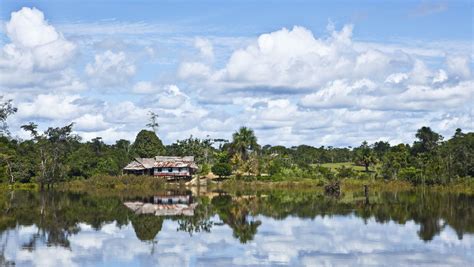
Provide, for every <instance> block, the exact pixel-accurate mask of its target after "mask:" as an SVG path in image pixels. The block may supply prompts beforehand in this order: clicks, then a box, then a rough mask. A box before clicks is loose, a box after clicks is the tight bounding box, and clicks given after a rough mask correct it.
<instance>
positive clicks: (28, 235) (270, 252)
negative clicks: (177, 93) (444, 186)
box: [0, 190, 474, 266]
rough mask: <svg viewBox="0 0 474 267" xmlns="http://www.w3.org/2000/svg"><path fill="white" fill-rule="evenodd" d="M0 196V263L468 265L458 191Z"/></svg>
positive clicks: (469, 216)
mask: <svg viewBox="0 0 474 267" xmlns="http://www.w3.org/2000/svg"><path fill="white" fill-rule="evenodd" d="M0 200H1V203H0V208H1V212H2V213H1V217H0V252H1V255H0V265H1V266H3V265H16V266H255V265H265V266H275V265H289V266H367V265H372V266H425V265H435V266H440V265H442V266H473V264H474V252H473V251H474V198H473V197H471V196H465V195H452V194H440V193H430V192H426V191H425V192H403V193H378V194H371V195H370V196H369V197H368V198H366V197H365V196H364V194H363V193H362V192H361V193H344V194H343V195H341V196H339V197H328V196H324V195H322V194H321V193H318V192H297V191H294V190H280V191H266V192H240V193H233V194H229V193H225V192H200V193H199V194H196V192H194V193H193V192H191V191H178V190H174V191H166V192H157V193H156V194H155V195H153V196H121V197H108V196H97V195H88V194H78V193H64V192H63V193H60V192H47V193H33V192H26V191H15V192H4V193H3V194H1V199H0Z"/></svg>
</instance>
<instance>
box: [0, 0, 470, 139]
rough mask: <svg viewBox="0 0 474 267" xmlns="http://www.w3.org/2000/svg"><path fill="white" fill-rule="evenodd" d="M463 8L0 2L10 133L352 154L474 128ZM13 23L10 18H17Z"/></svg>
mask: <svg viewBox="0 0 474 267" xmlns="http://www.w3.org/2000/svg"><path fill="white" fill-rule="evenodd" d="M472 10H473V9H472V3H471V2H469V1H362V2H360V1H358V2H357V3H355V1H258V2H257V1H226V2H225V4H222V3H221V2H219V1H200V2H199V3H196V2H195V1H189V2H188V1H2V3H1V4H0V20H1V21H2V27H1V32H0V40H1V41H0V45H1V46H2V52H1V54H0V69H1V70H2V74H0V95H3V96H4V97H5V98H10V99H13V100H14V102H15V104H16V105H17V106H18V108H19V111H18V113H17V114H16V115H15V116H12V117H11V118H10V120H9V124H10V126H11V130H12V133H13V134H14V135H17V136H19V137H26V136H25V133H22V132H21V131H19V130H18V129H19V126H20V125H22V124H23V123H25V122H28V121H30V120H35V121H39V122H40V126H42V127H43V128H44V127H48V126H54V125H61V124H65V123H68V122H71V121H74V122H76V131H77V132H78V133H79V134H81V135H82V136H84V137H85V139H86V140H87V139H90V138H93V137H95V136H101V137H103V138H104V139H105V140H106V141H107V142H110V143H112V142H114V140H116V139H119V138H126V139H130V140H132V139H133V138H134V136H135V134H136V132H137V131H138V130H140V129H141V128H143V127H144V125H145V124H146V120H147V115H146V114H147V112H149V111H154V112H156V113H158V114H159V115H160V123H161V127H160V130H159V131H158V132H159V136H160V137H161V138H162V139H164V141H165V143H171V142H173V141H175V140H176V139H178V138H186V137H189V135H191V134H192V135H194V136H199V137H205V136H207V135H209V136H212V137H215V138H229V137H230V135H231V133H232V132H233V131H235V130H236V129H237V128H238V127H239V126H242V125H247V126H250V127H252V128H254V129H255V130H256V133H257V136H258V138H259V140H260V142H261V143H263V144H266V143H271V144H283V145H297V144H301V143H306V144H311V145H317V146H319V145H333V146H346V145H357V144H358V143H360V142H361V141H363V140H369V141H377V140H380V139H383V140H388V141H390V142H392V143H399V142H409V141H411V140H412V139H413V136H414V132H415V131H416V129H417V128H419V127H420V126H422V125H429V126H431V127H432V128H434V129H435V130H437V131H439V132H441V133H442V134H443V135H445V136H450V135H452V133H453V132H454V130H455V128H457V127H461V128H462V129H464V130H466V131H472V130H473V128H474V126H473V121H472V105H473V104H472V102H473V101H472V95H473V92H472V91H473V89H472V88H473V83H472V68H473V66H474V64H473V40H472V39H473V17H472V16H473V15H472ZM14 14H16V15H15V16H14Z"/></svg>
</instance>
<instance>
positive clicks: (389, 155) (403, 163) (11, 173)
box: [0, 98, 474, 186]
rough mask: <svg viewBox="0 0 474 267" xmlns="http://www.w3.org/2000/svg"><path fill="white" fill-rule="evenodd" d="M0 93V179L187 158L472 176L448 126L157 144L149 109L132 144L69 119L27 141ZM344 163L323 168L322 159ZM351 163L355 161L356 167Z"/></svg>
mask: <svg viewBox="0 0 474 267" xmlns="http://www.w3.org/2000/svg"><path fill="white" fill-rule="evenodd" d="M1 100H2V99H1V98H0V181H1V182H2V183H31V182H36V183H39V184H41V185H42V186H43V185H50V184H54V183H57V182H62V181H70V180H77V179H88V178H91V177H93V176H100V175H120V174H121V170H122V168H123V167H124V166H125V165H126V164H127V163H128V162H129V161H130V160H131V159H133V158H135V157H154V156H156V155H170V156H184V155H193V156H195V159H196V161H197V164H198V165H199V166H200V170H199V172H200V174H201V175H206V174H207V173H209V172H210V171H211V170H212V172H213V173H214V174H215V175H218V176H219V177H225V176H232V177H233V178H235V179H242V180H268V181H283V180H288V179H293V180H298V179H323V180H334V179H343V178H359V179H394V180H398V179H399V180H406V181H409V182H412V183H413V184H447V183H449V182H452V181H456V180H460V179H472V177H473V176H474V133H472V132H469V133H464V132H463V131H462V130H461V129H456V130H455V131H454V133H453V135H452V136H451V137H449V138H446V139H445V138H444V137H443V136H441V135H440V134H438V133H436V132H434V131H433V130H431V129H430V128H429V127H422V128H420V129H419V130H418V131H417V132H416V133H414V137H415V140H414V142H413V143H412V144H398V145H394V146H392V145H390V144H389V143H388V142H384V141H379V142H375V143H373V144H369V143H367V142H365V141H364V142H362V143H361V145H360V146H358V147H354V148H351V147H347V148H335V147H324V146H321V147H313V146H309V145H299V146H294V147H284V146H271V145H264V146H261V145H260V144H258V140H257V137H256V136H255V134H254V131H253V130H252V129H250V128H247V127H241V128H240V129H238V131H236V132H235V133H234V134H233V136H232V140H224V139H210V138H208V139H199V138H195V137H193V136H191V137H189V138H188V139H185V140H177V141H176V142H175V143H173V144H170V145H164V144H163V143H162V141H161V140H160V138H159V137H158V136H157V134H156V132H157V128H158V126H159V125H158V123H157V122H156V120H157V115H156V114H154V113H151V114H150V123H149V124H147V127H149V128H151V130H145V129H144V130H141V131H140V132H139V133H138V134H137V136H136V139H135V140H134V142H130V141H128V140H123V139H121V140H117V141H116V142H115V144H106V143H104V142H103V140H102V138H101V137H96V138H94V139H92V140H90V141H85V142H84V141H83V140H82V139H81V137H80V136H78V135H76V134H74V132H73V127H74V124H73V123H71V124H69V125H66V126H62V127H50V128H48V129H47V130H46V131H44V132H41V131H40V130H39V129H38V125H36V124H35V123H33V122H31V123H29V124H26V125H23V126H21V128H22V130H24V131H26V132H29V133H30V136H31V138H30V139H28V140H20V139H15V138H12V137H11V135H10V133H9V131H8V125H7V124H6V119H7V118H8V116H11V115H13V114H14V113H15V112H16V111H17V109H16V108H15V107H13V105H12V102H11V101H3V102H2V101H1ZM342 162H343V163H345V164H342V165H338V167H337V168H331V165H330V163H342ZM354 166H361V167H360V168H361V169H362V170H357V169H356V168H354Z"/></svg>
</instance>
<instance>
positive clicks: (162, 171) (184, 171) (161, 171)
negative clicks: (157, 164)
mask: <svg viewBox="0 0 474 267" xmlns="http://www.w3.org/2000/svg"><path fill="white" fill-rule="evenodd" d="M170 169H171V172H170V171H169V170H170ZM154 175H176V176H178V175H183V176H187V175H190V174H189V168H188V167H181V168H177V167H172V168H154Z"/></svg>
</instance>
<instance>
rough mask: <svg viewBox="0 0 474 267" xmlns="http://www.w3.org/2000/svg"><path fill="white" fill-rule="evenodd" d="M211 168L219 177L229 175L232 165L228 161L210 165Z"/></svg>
mask: <svg viewBox="0 0 474 267" xmlns="http://www.w3.org/2000/svg"><path fill="white" fill-rule="evenodd" d="M211 170H212V172H213V173H214V174H215V175H218V176H219V177H223V176H229V175H231V174H232V166H231V165H230V164H229V163H216V164H214V166H212V169H211Z"/></svg>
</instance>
